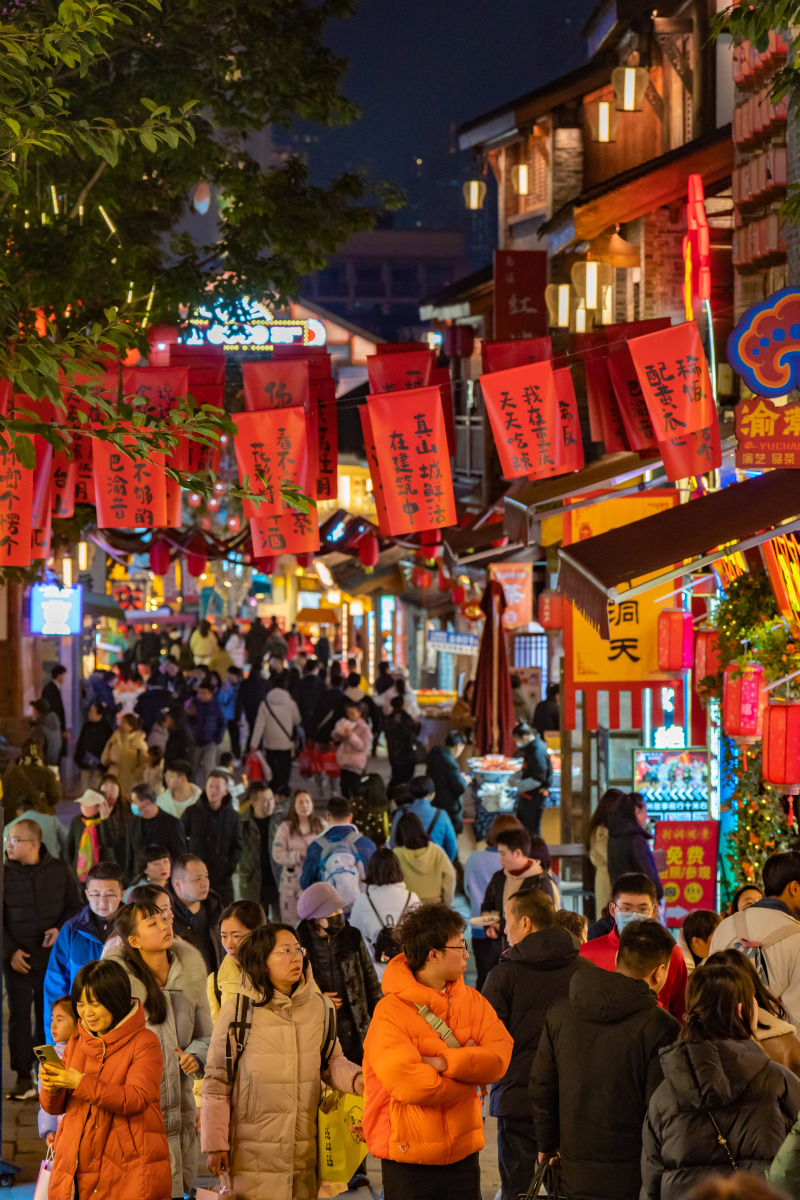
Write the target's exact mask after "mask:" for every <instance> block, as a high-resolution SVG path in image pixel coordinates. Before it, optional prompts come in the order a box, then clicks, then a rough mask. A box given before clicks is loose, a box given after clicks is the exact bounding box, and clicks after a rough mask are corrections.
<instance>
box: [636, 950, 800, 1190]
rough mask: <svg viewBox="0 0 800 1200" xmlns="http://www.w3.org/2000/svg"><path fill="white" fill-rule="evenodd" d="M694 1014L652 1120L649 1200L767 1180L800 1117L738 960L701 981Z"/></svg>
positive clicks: (669, 1061)
mask: <svg viewBox="0 0 800 1200" xmlns="http://www.w3.org/2000/svg"><path fill="white" fill-rule="evenodd" d="M686 1009H687V1011H686V1023H685V1025H684V1027H683V1029H682V1030H681V1034H680V1037H679V1039H678V1041H677V1042H676V1043H675V1044H674V1045H672V1046H668V1047H667V1048H666V1050H662V1051H661V1067H662V1069H663V1072H664V1081H663V1083H661V1084H660V1085H659V1086H658V1087H657V1088H656V1090H655V1092H654V1094H653V1098H652V1100H651V1101H650V1107H649V1110H648V1113H647V1116H646V1118H645V1123H644V1132H643V1141H644V1149H643V1151H642V1184H643V1186H642V1192H641V1200H678V1198H679V1197H682V1196H685V1195H686V1193H687V1192H688V1191H689V1190H690V1189H691V1188H693V1187H694V1186H695V1184H697V1183H699V1182H700V1181H701V1180H702V1179H703V1178H704V1177H705V1176H707V1175H710V1174H712V1173H713V1174H723V1175H729V1174H731V1173H732V1172H733V1171H750V1172H752V1174H754V1175H761V1176H764V1175H766V1172H767V1169H768V1168H769V1166H770V1163H771V1162H772V1159H773V1158H774V1156H775V1154H776V1153H777V1151H778V1149H779V1148H780V1146H781V1144H782V1142H783V1140H784V1138H785V1137H786V1135H787V1133H788V1132H789V1130H790V1129H791V1127H792V1125H793V1124H794V1121H795V1118H796V1117H797V1113H798V1109H800V1081H798V1079H797V1077H796V1076H795V1075H793V1074H792V1072H791V1071H789V1070H787V1068H786V1067H783V1066H780V1065H779V1064H778V1063H775V1062H772V1061H771V1060H770V1059H769V1058H768V1057H767V1055H766V1054H765V1053H764V1051H763V1050H762V1049H761V1047H760V1046H759V1045H758V1043H757V1042H756V1041H755V1038H754V1035H755V1032H756V1029H757V1026H758V1003H757V999H756V991H755V987H754V985H753V980H752V978H751V976H750V975H749V974H748V973H747V972H746V971H745V970H743V969H742V967H741V966H739V965H732V964H731V962H730V961H729V955H721V954H712V955H711V957H710V958H709V959H708V961H707V962H706V963H704V964H703V966H701V967H698V968H697V970H696V971H695V972H694V973H693V974H692V976H691V978H690V979H689V987H688V989H687V992H686Z"/></svg>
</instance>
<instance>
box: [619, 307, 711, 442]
mask: <svg viewBox="0 0 800 1200" xmlns="http://www.w3.org/2000/svg"><path fill="white" fill-rule="evenodd" d="M628 346H629V347H630V352H631V354H632V356H633V361H634V364H635V366H636V371H637V374H638V376H639V383H640V384H641V386H642V394H643V396H644V398H645V401H646V403H647V408H648V411H649V413H650V420H651V421H652V423H653V429H654V430H655V434H656V437H657V438H658V440H659V441H665V440H666V439H667V438H672V437H678V436H680V435H682V434H685V433H694V432H695V431H696V430H698V429H708V428H709V426H710V425H711V422H712V420H713V419H714V418H715V416H716V405H715V403H714V395H713V392H712V390H711V378H710V376H709V373H708V363H707V362H706V356H705V351H704V350H703V345H702V342H701V341H700V331H699V329H698V328H697V325H696V324H695V322H694V321H686V322H685V323H684V324H683V325H673V326H672V328H671V329H662V330H659V331H657V332H656V333H647V334H645V335H644V337H634V338H631V339H630V341H629V342H628Z"/></svg>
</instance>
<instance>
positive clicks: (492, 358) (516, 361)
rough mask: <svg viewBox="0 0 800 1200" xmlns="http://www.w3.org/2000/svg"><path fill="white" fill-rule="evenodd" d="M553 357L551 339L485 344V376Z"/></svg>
mask: <svg viewBox="0 0 800 1200" xmlns="http://www.w3.org/2000/svg"><path fill="white" fill-rule="evenodd" d="M552 357H553V342H552V340H551V339H550V338H549V337H538V338H533V337H532V338H519V339H518V340H517V341H515V342H483V343H482V344H481V362H482V367H483V373H484V375H489V374H491V372H492V371H507V370H508V369H509V368H510V367H524V366H525V365H526V364H527V363H536V362H544V361H545V360H546V359H549V358H552Z"/></svg>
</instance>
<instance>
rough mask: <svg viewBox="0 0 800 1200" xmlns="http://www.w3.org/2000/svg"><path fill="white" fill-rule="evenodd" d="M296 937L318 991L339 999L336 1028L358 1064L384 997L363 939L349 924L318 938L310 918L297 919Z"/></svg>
mask: <svg viewBox="0 0 800 1200" xmlns="http://www.w3.org/2000/svg"><path fill="white" fill-rule="evenodd" d="M297 940H298V942H299V943H300V945H301V946H304V947H305V949H306V951H307V952H308V959H309V962H310V963H311V969H312V971H313V972H314V982H315V983H316V985H317V987H318V988H319V990H320V991H321V992H335V993H336V994H337V995H338V996H339V998H340V999H341V1000H342V1007H341V1008H339V1009H337V1011H336V1031H337V1034H338V1037H339V1041H340V1043H341V1046H342V1049H343V1050H344V1053H345V1055H346V1057H347V1058H349V1059H350V1061H351V1062H359V1063H360V1062H361V1058H362V1054H363V1045H364V1038H365V1037H366V1034H367V1029H368V1027H369V1022H370V1017H371V1016H372V1014H373V1012H374V1011H375V1005H376V1004H377V1003H378V1001H379V1000H381V999H383V992H382V991H381V985H380V983H379V982H378V976H377V975H376V974H375V965H374V963H373V961H372V959H371V958H370V954H369V950H368V949H367V947H366V945H365V944H364V939H363V938H362V936H361V934H360V933H359V931H358V930H357V929H355V928H354V927H353V926H352V925H350V924H349V923H348V924H345V927H344V929H343V930H342V931H341V933H337V934H335V935H334V936H333V937H330V938H327V937H320V935H319V934H318V933H317V931H316V929H315V928H314V923H313V921H300V923H299V924H298V926H297ZM345 1047H347V1049H345Z"/></svg>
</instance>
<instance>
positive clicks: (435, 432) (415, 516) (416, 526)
mask: <svg viewBox="0 0 800 1200" xmlns="http://www.w3.org/2000/svg"><path fill="white" fill-rule="evenodd" d="M382 357H383V358H384V359H385V360H386V361H391V360H392V359H398V358H402V357H404V356H403V355H400V354H390V355H385V356H382ZM367 406H368V408H369V416H370V421H371V423H372V433H373V436H374V439H375V448H376V451H377V456H378V465H379V468H380V476H381V480H382V481H383V494H384V499H385V502H386V513H387V516H388V518H389V525H390V527H391V532H392V533H393V534H401V533H418V532H421V531H422V530H425V529H440V528H442V527H443V526H445V525H455V523H456V502H455V496H454V495H453V478H452V474H451V471H450V460H449V457H448V454H447V434H446V432H445V421H444V413H443V412H442V397H441V394H440V392H439V389H438V387H427V388H419V389H416V388H414V389H412V391H411V394H410V395H407V396H395V397H392V396H391V395H389V394H385V395H382V396H367Z"/></svg>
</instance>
